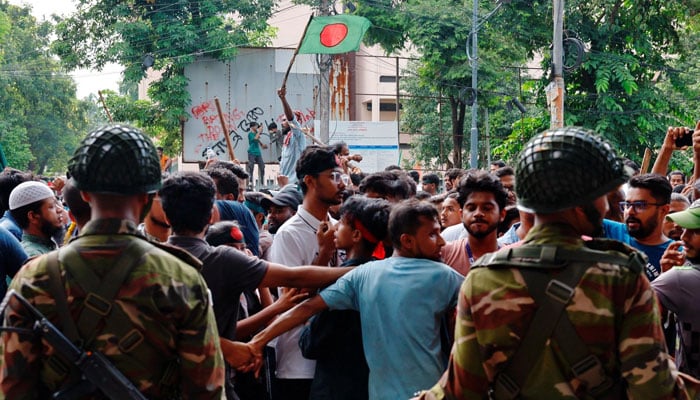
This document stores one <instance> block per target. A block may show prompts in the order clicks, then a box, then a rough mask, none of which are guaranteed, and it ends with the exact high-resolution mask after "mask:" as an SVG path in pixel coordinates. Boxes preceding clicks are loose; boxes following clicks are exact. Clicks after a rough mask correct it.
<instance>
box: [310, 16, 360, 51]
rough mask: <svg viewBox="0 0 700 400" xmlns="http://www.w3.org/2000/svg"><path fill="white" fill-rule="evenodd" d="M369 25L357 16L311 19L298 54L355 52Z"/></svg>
mask: <svg viewBox="0 0 700 400" xmlns="http://www.w3.org/2000/svg"><path fill="white" fill-rule="evenodd" d="M370 25H371V23H370V22H369V20H368V19H367V18H365V17H360V16H357V15H348V14H340V15H331V16H321V17H313V18H312V19H311V22H309V27H308V28H307V29H306V34H305V35H304V38H303V39H302V41H301V46H299V54H340V53H347V52H350V51H357V49H359V48H360V42H362V37H363V36H364V35H365V32H366V31H367V29H368V28H369V26H370Z"/></svg>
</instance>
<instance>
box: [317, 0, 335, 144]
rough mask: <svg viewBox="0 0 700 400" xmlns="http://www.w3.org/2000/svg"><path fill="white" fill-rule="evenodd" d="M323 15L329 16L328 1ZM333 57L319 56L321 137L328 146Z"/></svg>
mask: <svg viewBox="0 0 700 400" xmlns="http://www.w3.org/2000/svg"><path fill="white" fill-rule="evenodd" d="M319 11H320V14H321V15H329V14H330V13H329V7H328V0H321V6H320V10H319ZM331 57H332V56H331V55H330V54H319V55H318V71H319V75H320V77H321V82H320V84H319V93H318V95H319V96H318V97H319V110H320V114H321V115H319V121H320V130H321V132H319V134H320V135H321V141H322V142H323V143H325V144H328V140H329V133H328V132H329V124H330V122H329V121H330V113H331V110H330V101H331V89H330V70H331Z"/></svg>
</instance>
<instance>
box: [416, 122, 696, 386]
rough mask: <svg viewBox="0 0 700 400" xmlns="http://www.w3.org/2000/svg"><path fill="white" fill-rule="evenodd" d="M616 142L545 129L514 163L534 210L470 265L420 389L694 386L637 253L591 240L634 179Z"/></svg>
mask: <svg viewBox="0 0 700 400" xmlns="http://www.w3.org/2000/svg"><path fill="white" fill-rule="evenodd" d="M627 176H628V174H627V173H626V171H625V167H624V164H623V161H622V160H621V159H620V158H618V157H617V155H616V154H615V152H614V151H613V149H612V148H611V146H610V145H609V144H608V143H606V142H605V141H603V140H602V139H600V138H599V137H597V136H595V135H593V134H592V133H591V132H590V131H587V130H585V129H582V128H575V127H571V128H561V129H555V130H550V131H546V132H544V133H542V134H540V135H537V136H536V137H534V138H533V139H532V140H531V141H530V142H528V144H526V146H525V148H524V150H523V152H522V153H521V155H520V158H519V162H518V164H517V168H516V185H517V191H518V206H519V207H520V208H522V209H523V210H526V211H529V212H532V213H534V214H535V223H534V226H533V227H532V229H531V230H530V231H529V233H528V234H527V236H526V237H525V240H524V244H523V245H522V246H521V247H519V248H511V249H508V248H506V249H503V250H500V251H498V252H496V253H490V254H487V255H485V256H483V257H482V258H480V259H479V260H477V262H476V263H475V264H474V265H473V266H472V269H471V271H470V272H469V275H468V276H467V278H466V280H465V282H464V284H463V285H462V288H461V295H460V297H459V304H458V312H457V323H456V329H455V345H454V347H453V349H452V354H451V356H450V362H449V366H448V368H447V371H446V372H445V374H444V375H443V377H442V378H441V379H440V381H439V382H438V383H437V384H436V385H435V386H434V387H433V388H432V389H430V391H428V392H423V393H421V394H420V395H421V398H423V399H455V398H459V399H483V398H486V397H487V396H488V397H489V398H492V399H557V398H567V399H572V398H597V399H623V398H628V397H629V398H638V399H642V398H644V399H670V398H688V394H687V393H686V388H685V385H684V383H683V382H682V381H681V379H679V375H678V371H677V370H676V367H675V365H674V364H673V362H672V361H671V360H670V357H669V356H668V354H667V352H666V347H665V344H664V336H663V333H662V331H661V326H660V324H659V310H658V308H657V304H656V298H655V296H654V293H653V291H652V289H651V287H650V284H649V281H648V280H647V279H646V277H645V276H644V271H643V269H644V266H645V264H646V260H645V258H644V256H643V255H641V253H638V252H637V251H635V250H633V249H632V248H631V247H628V246H626V245H623V244H622V243H620V242H616V241H611V240H600V239H592V240H584V239H583V238H582V236H583V237H596V236H599V235H600V232H601V230H602V221H603V216H604V215H605V213H606V211H607V207H608V206H607V202H606V197H605V195H606V193H607V192H609V191H610V190H612V189H614V188H616V187H617V186H618V185H620V184H622V183H623V182H624V181H625V180H626V179H627Z"/></svg>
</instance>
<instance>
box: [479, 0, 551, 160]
mask: <svg viewBox="0 0 700 400" xmlns="http://www.w3.org/2000/svg"><path fill="white" fill-rule="evenodd" d="M555 1H556V0H555ZM510 2H511V0H497V1H496V8H494V9H493V10H491V11H490V12H489V13H488V14H486V15H485V16H484V18H482V19H481V20H479V0H474V4H473V13H472V31H471V32H470V33H469V39H471V41H472V50H471V54H469V46H468V45H467V46H466V47H467V57H468V58H469V61H470V62H471V63H472V99H473V100H474V102H473V103H472V128H471V134H470V136H469V141H470V146H469V155H470V157H469V167H471V168H477V166H478V165H477V164H478V160H477V158H478V157H477V156H478V152H479V128H478V127H477V119H478V115H477V113H478V110H479V106H478V102H477V97H478V90H477V83H478V79H477V77H478V75H479V54H478V52H479V40H478V36H479V29H481V26H482V25H483V24H484V23H486V21H487V20H488V19H489V18H491V16H493V15H494V14H495V13H496V12H497V11H498V10H499V9H500V8H501V7H502V6H503V5H504V4H508V3H510ZM469 39H468V40H469ZM468 43H469V42H467V44H468Z"/></svg>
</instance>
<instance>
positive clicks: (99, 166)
mask: <svg viewBox="0 0 700 400" xmlns="http://www.w3.org/2000/svg"><path fill="white" fill-rule="evenodd" d="M68 173H69V174H70V176H71V177H72V178H73V179H74V180H75V186H76V187H77V188H78V189H79V190H84V191H86V192H95V193H114V194H124V195H129V194H138V193H153V192H155V191H157V190H158V189H159V188H160V185H161V171H160V159H159V157H158V153H157V152H156V147H155V146H154V145H153V142H151V140H150V139H149V138H148V137H146V136H145V135H144V134H143V133H141V131H139V130H138V129H136V128H132V127H130V126H125V125H108V126H104V127H101V128H98V129H97V130H95V131H93V132H90V133H89V134H88V135H87V137H86V138H85V139H83V140H82V141H81V142H80V145H78V148H77V149H76V150H75V153H73V157H72V158H71V159H70V161H68Z"/></svg>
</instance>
